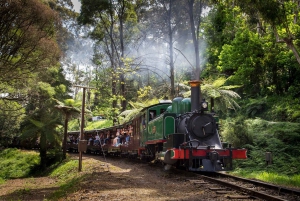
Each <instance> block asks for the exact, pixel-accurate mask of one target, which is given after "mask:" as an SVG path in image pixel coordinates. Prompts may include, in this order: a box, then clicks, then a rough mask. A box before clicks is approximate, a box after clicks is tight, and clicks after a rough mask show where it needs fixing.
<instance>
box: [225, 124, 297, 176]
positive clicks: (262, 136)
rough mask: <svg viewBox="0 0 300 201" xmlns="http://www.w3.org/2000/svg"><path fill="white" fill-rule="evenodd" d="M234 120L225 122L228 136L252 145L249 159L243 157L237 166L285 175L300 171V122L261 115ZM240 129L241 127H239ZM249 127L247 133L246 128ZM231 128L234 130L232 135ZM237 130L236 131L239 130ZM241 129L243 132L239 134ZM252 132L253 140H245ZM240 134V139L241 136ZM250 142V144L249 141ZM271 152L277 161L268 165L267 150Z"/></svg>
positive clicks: (249, 149) (248, 145)
mask: <svg viewBox="0 0 300 201" xmlns="http://www.w3.org/2000/svg"><path fill="white" fill-rule="evenodd" d="M240 119H241V118H238V119H237V120H234V121H233V122H232V123H231V124H227V125H226V124H225V131H226V132H224V133H226V139H228V140H232V141H233V142H236V141H238V142H239V141H240V140H242V141H243V143H245V144H244V145H245V146H243V147H245V148H247V149H248V160H246V161H239V162H238V163H237V164H236V166H237V167H239V168H245V169H247V170H253V171H262V170H264V171H270V172H280V173H281V174H284V175H295V174H300V169H299V168H298V167H299V166H300V162H299V160H298V159H297V158H298V156H299V154H300V151H299V148H298V144H299V142H300V124H299V123H289V122H269V121H266V120H262V119H259V118H256V119H244V121H242V122H241V121H240ZM237 129H240V131H237ZM245 129H246V130H247V133H246V135H245V132H244V130H245ZM228 131H232V133H230V135H228ZM235 131H236V132H235ZM235 133H239V134H235ZM249 136H251V139H252V141H247V142H245V137H246V138H249ZM237 138H238V139H237ZM246 143H247V144H246ZM266 152H271V153H272V157H273V163H272V164H271V165H268V166H267V165H266V161H265V154H266Z"/></svg>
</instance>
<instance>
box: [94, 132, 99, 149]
mask: <svg viewBox="0 0 300 201" xmlns="http://www.w3.org/2000/svg"><path fill="white" fill-rule="evenodd" d="M94 145H96V146H99V145H100V136H99V134H98V133H97V135H96V137H95V140H94Z"/></svg>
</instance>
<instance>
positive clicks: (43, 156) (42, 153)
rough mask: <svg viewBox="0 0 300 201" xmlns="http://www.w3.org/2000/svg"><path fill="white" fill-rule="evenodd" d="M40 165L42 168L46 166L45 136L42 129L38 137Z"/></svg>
mask: <svg viewBox="0 0 300 201" xmlns="http://www.w3.org/2000/svg"><path fill="white" fill-rule="evenodd" d="M40 158H41V161H40V167H41V168H42V169H43V170H44V169H46V167H47V136H46V133H44V132H43V131H42V132H41V138H40Z"/></svg>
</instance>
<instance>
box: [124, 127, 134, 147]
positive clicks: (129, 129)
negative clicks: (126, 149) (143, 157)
mask: <svg viewBox="0 0 300 201" xmlns="http://www.w3.org/2000/svg"><path fill="white" fill-rule="evenodd" d="M132 131H133V127H132V125H129V126H128V133H127V135H126V137H125V144H126V145H128V144H129V141H130V137H131V136H132Z"/></svg>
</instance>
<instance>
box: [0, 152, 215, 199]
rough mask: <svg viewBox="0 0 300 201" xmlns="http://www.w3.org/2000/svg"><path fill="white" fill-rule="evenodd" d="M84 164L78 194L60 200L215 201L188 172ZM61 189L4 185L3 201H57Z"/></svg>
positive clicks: (94, 161) (95, 161)
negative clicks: (53, 195)
mask: <svg viewBox="0 0 300 201" xmlns="http://www.w3.org/2000/svg"><path fill="white" fill-rule="evenodd" d="M74 157H78V156H77V155H75V156H74ZM82 163H83V166H82V167H83V168H82V172H81V173H80V174H82V177H81V178H82V179H80V180H79V181H78V182H77V186H76V190H75V192H72V193H68V194H67V195H66V196H64V197H63V198H60V199H59V200H61V201H62V200H69V201H77V200H78V201H79V200H95V201H96V200H112V201H131V200H134V201H135V200H143V201H153V200H161V201H175V200H178V201H179V200H181V201H193V200H200V201H201V200H203V201H204V200H205V201H207V200H215V199H214V196H213V195H212V194H211V192H210V191H208V190H205V189H201V188H197V187H195V186H194V184H192V183H191V182H189V179H192V177H191V176H190V174H189V173H188V172H187V173H178V171H176V170H171V171H164V170H163V168H162V166H159V167H158V166H157V165H151V164H143V163H140V162H134V161H129V160H128V159H125V160H124V159H120V158H107V159H106V160H105V159H104V158H103V156H88V155H84V156H83V162H82ZM60 185H61V184H60V183H59V181H58V180H55V179H53V178H50V177H37V178H25V179H15V180H9V181H7V182H6V183H5V184H2V185H0V189H1V190H0V200H1V201H2V200H3V201H8V200H21V201H27V200H31V201H40V200H44V201H45V200H53V199H50V198H49V196H50V195H51V194H53V193H54V192H56V191H58V190H60ZM218 200H219V199H218Z"/></svg>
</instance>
